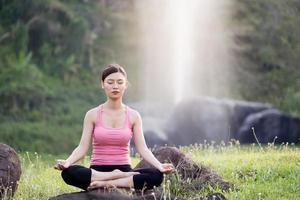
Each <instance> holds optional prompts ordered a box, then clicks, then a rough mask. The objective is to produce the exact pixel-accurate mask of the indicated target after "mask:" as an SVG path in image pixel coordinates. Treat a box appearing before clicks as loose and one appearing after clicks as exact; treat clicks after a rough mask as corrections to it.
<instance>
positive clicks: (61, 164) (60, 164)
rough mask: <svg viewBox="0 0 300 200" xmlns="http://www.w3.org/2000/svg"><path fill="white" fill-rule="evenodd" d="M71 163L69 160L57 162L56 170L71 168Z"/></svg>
mask: <svg viewBox="0 0 300 200" xmlns="http://www.w3.org/2000/svg"><path fill="white" fill-rule="evenodd" d="M70 165H71V163H70V162H69V161H67V160H56V165H55V166H54V169H57V170H64V169H66V168H68V167H70Z"/></svg>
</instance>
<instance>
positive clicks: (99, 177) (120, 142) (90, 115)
mask: <svg viewBox="0 0 300 200" xmlns="http://www.w3.org/2000/svg"><path fill="white" fill-rule="evenodd" d="M101 86H102V89H104V91H105V93H106V96H107V101H106V102H105V103H103V104H102V105H100V106H97V107H95V108H93V109H91V110H89V111H88V112H87V113H86V115H85V118H84V124H83V132H82V136H81V140H80V143H79V145H78V146H77V148H75V149H74V151H73V152H72V154H71V155H70V156H69V157H68V158H67V159H66V160H57V163H56V168H57V169H59V170H62V177H63V179H64V181H65V182H66V183H67V184H69V185H73V186H76V187H79V188H81V189H84V190H91V189H94V188H100V187H110V186H114V187H125V188H132V187H134V188H135V189H152V188H153V187H154V186H159V185H160V184H161V182H162V180H163V173H171V172H172V171H173V170H174V167H173V165H172V164H168V163H166V164H162V163H160V162H159V161H158V160H157V159H156V158H155V157H154V155H153V154H152V152H151V151H150V150H149V149H148V147H147V145H146V143H145V139H144V135H143V130H142V119H141V116H140V114H139V113H138V112H137V111H135V110H133V109H131V108H129V107H128V106H126V105H124V104H123V103H122V97H123V94H124V92H125V90H126V89H127V87H128V81H127V75H126V72H125V70H124V69H123V68H122V67H121V66H120V65H118V64H111V65H108V66H107V67H106V68H105V69H104V70H103V72H102V76H101ZM131 138H133V140H134V143H135V146H136V149H137V151H138V152H139V154H140V155H141V156H142V157H143V158H144V159H145V160H146V161H147V162H148V163H150V164H152V165H153V167H154V168H145V169H137V170H132V169H131V166H130V157H129V142H130V139H131ZM91 141H92V157H91V165H90V168H86V167H83V166H79V165H73V163H75V162H77V161H78V160H80V159H81V158H83V157H84V156H85V154H86V153H87V151H88V149H89V145H90V143H91Z"/></svg>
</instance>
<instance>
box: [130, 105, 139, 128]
mask: <svg viewBox="0 0 300 200" xmlns="http://www.w3.org/2000/svg"><path fill="white" fill-rule="evenodd" d="M129 117H130V121H131V122H132V123H133V124H135V123H138V122H140V121H141V115H140V113H139V112H138V111H137V110H135V109H133V108H130V112H129Z"/></svg>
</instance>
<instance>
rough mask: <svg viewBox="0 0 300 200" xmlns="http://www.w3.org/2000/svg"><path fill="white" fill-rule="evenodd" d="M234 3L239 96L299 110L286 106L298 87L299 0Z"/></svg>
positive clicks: (289, 110)
mask: <svg viewBox="0 0 300 200" xmlns="http://www.w3.org/2000/svg"><path fill="white" fill-rule="evenodd" d="M236 4H237V6H236V7H237V12H236V15H235V16H234V18H235V21H236V22H237V26H239V29H238V30H239V32H238V33H237V37H236V42H237V45H238V46H239V49H238V50H237V53H238V55H240V66H239V67H240V68H241V69H242V70H241V73H240V74H239V78H240V82H239V84H240V86H241V91H242V95H243V97H244V98H246V99H249V100H259V101H264V102H270V103H272V104H274V105H275V106H277V107H279V108H281V109H284V110H285V111H287V112H289V113H295V110H294V109H296V112H298V113H299V111H300V107H298V106H297V107H294V106H291V107H290V106H289V105H288V104H293V105H295V103H293V102H294V101H293V102H291V99H290V98H294V97H293V95H292V94H293V93H295V92H297V91H299V89H300V88H299V84H298V79H299V77H300V72H299V70H298V68H299V63H300V59H299V54H300V38H299V35H300V28H299V27H300V17H299V14H300V4H299V1H297V0H291V1H272V0H266V1H259V0H257V1H251V2H250V1H247V0H243V1H238V2H236ZM291 95H292V96H291ZM298 100H299V99H298Z"/></svg>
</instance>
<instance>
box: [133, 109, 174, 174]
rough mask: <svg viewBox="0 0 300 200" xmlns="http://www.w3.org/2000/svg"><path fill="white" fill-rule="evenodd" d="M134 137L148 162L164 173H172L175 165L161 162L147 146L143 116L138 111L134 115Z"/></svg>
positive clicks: (136, 145)
mask: <svg viewBox="0 0 300 200" xmlns="http://www.w3.org/2000/svg"><path fill="white" fill-rule="evenodd" d="M133 139H134V143H135V147H136V149H137V151H138V152H139V154H140V155H141V156H142V158H144V159H145V160H146V161H147V162H148V163H150V164H151V165H153V166H154V167H155V168H157V169H158V170H159V171H161V172H163V173H170V172H172V171H174V166H173V165H172V164H170V163H164V164H162V163H161V162H159V161H158V160H157V159H156V158H155V156H154V155H153V153H152V152H151V151H150V150H149V148H148V147H147V145H146V142H145V137H144V134H143V128H142V118H141V116H140V114H139V113H138V112H135V115H134V122H133Z"/></svg>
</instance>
